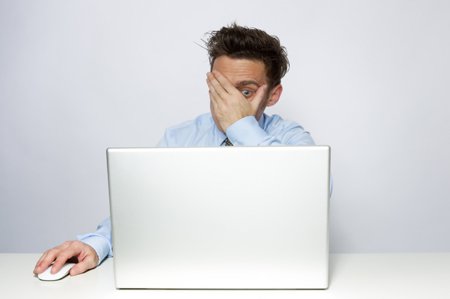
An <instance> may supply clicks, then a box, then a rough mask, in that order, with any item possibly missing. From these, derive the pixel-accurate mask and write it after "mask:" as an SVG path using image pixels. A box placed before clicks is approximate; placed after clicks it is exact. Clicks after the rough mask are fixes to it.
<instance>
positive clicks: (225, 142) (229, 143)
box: [220, 137, 233, 146]
mask: <svg viewBox="0 0 450 299" xmlns="http://www.w3.org/2000/svg"><path fill="white" fill-rule="evenodd" d="M220 146H233V143H231V141H230V139H228V137H227V138H225V140H224V141H223V142H222V144H221V145H220Z"/></svg>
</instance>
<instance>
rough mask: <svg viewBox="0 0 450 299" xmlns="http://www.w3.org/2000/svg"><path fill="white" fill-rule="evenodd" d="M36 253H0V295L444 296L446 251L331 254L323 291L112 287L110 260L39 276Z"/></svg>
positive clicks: (449, 271) (448, 280) (448, 286)
mask: <svg viewBox="0 0 450 299" xmlns="http://www.w3.org/2000/svg"><path fill="white" fill-rule="evenodd" d="M38 257H39V255H38V254H0V265H1V266H0V270H1V271H0V296H1V297H2V298H8V299H9V298H49V299H51V298H83V299H88V298H196V299H197V298H200V299H201V298H208V299H210V298H258V299H259V298H276V299H283V298H313V299H314V298H345V299H349V298H358V299H369V298H377V299H382V298H396V299H399V298H408V299H414V298H431V299H440V298H442V299H444V298H446V299H448V298H450V253H433V254H425V253H421V254H411V253H410V254H334V255H331V267H330V269H331V280H330V288H329V289H328V290H297V291H282V290H274V291H255V290H248V291H247V290H244V291H242V290H239V291H237V290H228V291H226V290H116V289H115V287H114V276H113V275H114V274H113V263H112V259H108V260H106V261H105V262H104V263H103V264H102V265H100V266H99V267H98V268H97V269H95V270H92V271H89V272H88V273H85V274H83V275H79V276H74V277H66V278H64V279H63V280H60V281H53V282H45V281H40V280H39V279H37V278H36V277H34V275H33V274H32V270H33V267H34V264H35V262H36V261H37V259H38Z"/></svg>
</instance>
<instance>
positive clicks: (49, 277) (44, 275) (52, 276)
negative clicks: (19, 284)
mask: <svg viewBox="0 0 450 299" xmlns="http://www.w3.org/2000/svg"><path fill="white" fill-rule="evenodd" d="M75 265H76V264H75V263H67V264H64V266H62V268H61V269H60V270H59V271H58V272H56V273H54V274H52V273H51V272H50V271H51V270H52V267H53V266H50V267H48V268H47V270H45V271H44V272H42V273H41V274H38V275H37V277H38V278H39V279H40V280H46V281H50V280H59V279H61V278H63V277H66V276H67V274H69V271H70V269H72V267H73V266H75Z"/></svg>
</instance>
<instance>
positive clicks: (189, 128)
mask: <svg viewBox="0 0 450 299" xmlns="http://www.w3.org/2000/svg"><path fill="white" fill-rule="evenodd" d="M214 126H215V124H214V120H213V118H212V116H211V114H210V113H205V114H201V115H199V116H197V117H196V118H194V119H191V120H188V121H184V122H182V123H179V124H177V125H174V126H171V127H169V128H167V129H166V132H165V134H164V138H163V139H162V141H161V142H160V143H159V146H163V147H165V146H168V147H184V146H193V145H197V144H202V142H203V143H204V142H205V140H203V139H204V138H205V136H209V135H211V134H212V132H213V131H214ZM202 140H203V141H202Z"/></svg>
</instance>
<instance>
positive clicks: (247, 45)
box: [205, 23, 289, 88]
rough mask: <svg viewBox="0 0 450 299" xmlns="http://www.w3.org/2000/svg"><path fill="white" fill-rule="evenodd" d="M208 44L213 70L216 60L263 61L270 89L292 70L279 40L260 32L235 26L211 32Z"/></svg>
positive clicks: (255, 29) (234, 24)
mask: <svg viewBox="0 0 450 299" xmlns="http://www.w3.org/2000/svg"><path fill="white" fill-rule="evenodd" d="M205 43H206V48H207V50H208V54H209V63H210V64H211V68H212V66H213V64H214V61H215V59H216V58H218V57H220V56H222V55H226V56H229V57H231V58H244V59H251V60H259V61H262V62H263V63H264V65H265V67H266V77H267V79H268V81H269V87H270V88H272V87H275V86H276V85H278V84H280V82H281V78H283V76H284V75H285V74H286V73H287V71H288V69H289V60H288V58H287V52H286V48H284V47H283V46H281V44H280V40H279V39H278V37H276V36H271V35H269V34H267V33H266V32H264V31H263V30H260V29H257V28H249V27H243V26H239V25H237V24H236V23H233V24H231V25H230V26H228V27H222V28H221V29H220V30H218V31H212V32H210V33H209V37H208V40H207V41H206V42H205Z"/></svg>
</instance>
